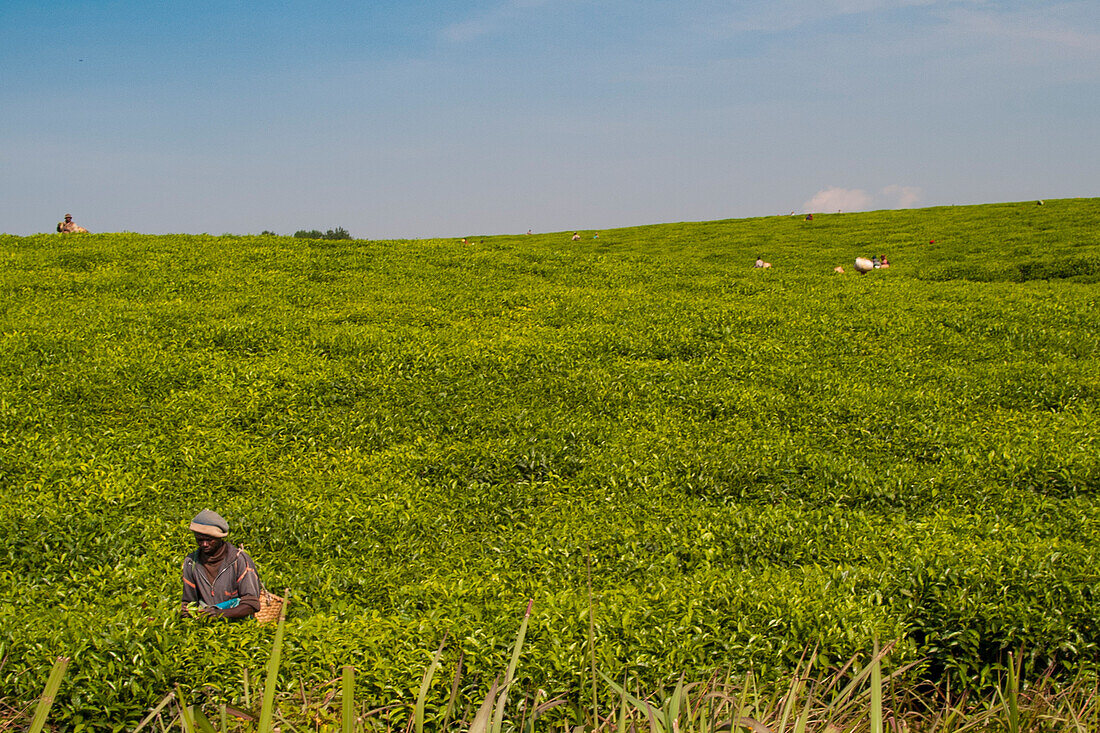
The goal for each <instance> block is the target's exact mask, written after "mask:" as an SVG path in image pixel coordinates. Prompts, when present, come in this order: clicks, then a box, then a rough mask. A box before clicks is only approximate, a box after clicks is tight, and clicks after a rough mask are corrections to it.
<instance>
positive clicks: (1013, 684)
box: [1008, 652, 1023, 733]
mask: <svg viewBox="0 0 1100 733" xmlns="http://www.w3.org/2000/svg"><path fill="white" fill-rule="evenodd" d="M1022 660H1023V658H1022V657H1021V661H1022ZM1016 664H1017V663H1016V661H1015V660H1013V658H1012V652H1009V653H1008V732H1009V733H1020V669H1019V667H1017V666H1016Z"/></svg>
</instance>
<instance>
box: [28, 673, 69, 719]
mask: <svg viewBox="0 0 1100 733" xmlns="http://www.w3.org/2000/svg"><path fill="white" fill-rule="evenodd" d="M68 666H69V658H68V657H58V658H57V659H56V660H55V661H54V663H53V668H51V669H50V676H49V677H48V678H47V679H46V689H45V690H43V691H42V697H40V698H38V706H37V707H35V709H34V718H32V719H31V727H30V728H28V731H29V732H30V733H39V731H41V730H42V728H43V726H45V725H46V717H47V716H48V715H49V714H50V708H51V707H52V706H53V701H54V700H55V699H56V698H57V691H58V690H59V689H61V680H63V679H64V678H65V670H66V669H67V668H68Z"/></svg>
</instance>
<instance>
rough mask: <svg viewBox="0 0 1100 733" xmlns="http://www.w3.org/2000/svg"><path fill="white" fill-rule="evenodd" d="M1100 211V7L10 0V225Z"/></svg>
mask: <svg viewBox="0 0 1100 733" xmlns="http://www.w3.org/2000/svg"><path fill="white" fill-rule="evenodd" d="M1098 195H1100V3H1097V2H1096V1H1095V0H1082V1H1071V2H1045V1H1043V0H1036V1H1031V2H993V1H985V0H954V1H947V0H813V1H812V2H806V1H803V0H745V1H743V2H734V1H727V2H717V1H714V2H711V1H699V2H697V1H695V0H667V1H666V0H634V1H632V2H625V1H620V0H606V1H604V2H600V1H591V2H581V1H579V0H486V1H480V2H449V3H443V2H416V1H415V0H409V1H407V2H389V1H375V2H324V1H323V0H321V1H319V2H299V1H298V0H284V1H283V2H264V3H260V2H233V1H232V0H222V1H221V2H217V3H213V2H205V1H203V0H197V1H193V2H189V3H179V2H171V3H169V2H157V1H155V0H151V1H145V2H131V1H129V0H117V1H112V0H94V1H92V0H89V1H87V2H39V1H36V2H27V1H25V0H6V2H4V3H3V4H0V232H8V233H12V234H30V233H33V232H39V231H52V230H53V227H54V225H55V224H56V222H57V221H58V220H59V219H60V218H61V216H62V214H64V213H66V212H71V213H72V214H73V215H74V218H75V220H76V221H77V223H79V224H82V225H84V226H85V227H87V228H88V229H90V230H92V231H97V232H103V231H138V232H150V233H168V232H192V233H201V232H208V233H211V234H222V233H239V234H244V233H259V232H260V231H262V230H265V229H267V230H273V231H275V232H278V233H280V234H288V233H292V232H293V231H295V230H297V229H314V228H317V229H328V228H333V227H336V226H342V227H344V228H346V229H348V230H349V231H350V232H351V233H352V234H353V235H355V236H357V237H364V238H397V237H400V238H406V237H408V238H419V237H452V236H453V237H459V236H466V235H474V234H500V233H518V232H525V231H527V230H528V229H532V230H534V231H536V232H541V231H561V230H573V229H608V228H612V227H617V226H630V225H639V224H649V223H658V222H673V221H698V220H709V219H723V218H737V217H747V216H766V215H773V214H780V213H782V214H786V213H789V212H791V211H796V212H803V211H837V210H843V211H857V210H866V209H881V208H898V207H905V206H935V205H942V204H971V203H987V202H997V201H1017V200H1028V199H1037V198H1061V197H1075V196H1098Z"/></svg>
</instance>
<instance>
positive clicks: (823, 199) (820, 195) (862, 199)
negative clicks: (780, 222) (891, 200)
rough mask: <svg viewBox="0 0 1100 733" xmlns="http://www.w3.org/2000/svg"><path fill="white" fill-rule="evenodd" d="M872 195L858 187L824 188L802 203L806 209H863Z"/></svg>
mask: <svg viewBox="0 0 1100 733" xmlns="http://www.w3.org/2000/svg"><path fill="white" fill-rule="evenodd" d="M872 200H873V199H872V197H871V196H870V194H868V193H867V192H866V191H863V190H861V189H858V188H837V187H835V186H834V187H832V188H826V189H824V190H823V191H818V192H817V193H815V194H814V197H813V198H812V199H810V200H809V201H807V202H806V203H804V204H802V208H803V209H805V210H806V211H817V212H823V211H864V210H866V209H867V208H869V207H870V205H871V201H872Z"/></svg>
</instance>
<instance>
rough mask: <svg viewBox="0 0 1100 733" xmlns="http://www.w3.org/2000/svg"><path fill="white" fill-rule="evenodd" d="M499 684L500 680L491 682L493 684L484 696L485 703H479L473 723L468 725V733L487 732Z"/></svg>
mask: <svg viewBox="0 0 1100 733" xmlns="http://www.w3.org/2000/svg"><path fill="white" fill-rule="evenodd" d="M498 682H500V678H497V679H495V680H493V684H491V685H489V694H487V695H486V696H485V702H483V703H481V707H480V708H478V711H477V715H475V716H474V722H472V723H470V731H469V733H486V731H488V730H489V721H490V719H491V718H492V715H493V705H494V704H495V703H496V699H497V683H498Z"/></svg>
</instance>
